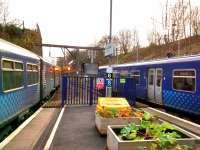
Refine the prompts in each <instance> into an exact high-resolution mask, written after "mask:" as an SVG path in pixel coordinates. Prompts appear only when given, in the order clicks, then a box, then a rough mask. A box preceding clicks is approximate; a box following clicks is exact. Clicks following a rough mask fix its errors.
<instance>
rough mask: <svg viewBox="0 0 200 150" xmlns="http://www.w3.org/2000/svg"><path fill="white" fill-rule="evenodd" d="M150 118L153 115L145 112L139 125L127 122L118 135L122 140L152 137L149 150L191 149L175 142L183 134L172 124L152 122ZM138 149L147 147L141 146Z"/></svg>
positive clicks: (182, 136) (142, 149) (143, 149)
mask: <svg viewBox="0 0 200 150" xmlns="http://www.w3.org/2000/svg"><path fill="white" fill-rule="evenodd" d="M152 120H153V116H152V115H151V114H150V113H148V112H145V113H144V116H143V118H142V119H141V122H140V125H139V126H136V124H135V123H129V124H128V125H127V126H125V127H124V128H122V129H121V131H120V134H119V135H118V136H119V137H120V138H121V139H123V140H133V141H134V140H148V139H154V140H155V142H152V144H151V150H191V148H190V147H189V146H187V145H180V144H178V143H177V139H180V138H184V137H185V135H183V134H182V133H180V132H179V131H177V130H176V128H175V127H174V125H172V124H170V123H167V122H163V123H161V124H158V123H153V122H152ZM139 149H141V150H145V149H147V148H146V147H142V146H141V147H140V148H139Z"/></svg>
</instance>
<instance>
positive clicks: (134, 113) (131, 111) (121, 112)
mask: <svg viewBox="0 0 200 150" xmlns="http://www.w3.org/2000/svg"><path fill="white" fill-rule="evenodd" d="M96 113H97V114H98V115H100V116H101V117H104V118H120V117H139V118H141V117H142V116H143V114H144V112H143V111H141V110H138V109H135V108H131V107H124V108H120V109H117V108H109V109H108V108H105V107H99V106H98V107H97V108H96Z"/></svg>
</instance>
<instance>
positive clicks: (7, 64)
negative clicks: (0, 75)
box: [3, 60, 14, 69]
mask: <svg viewBox="0 0 200 150" xmlns="http://www.w3.org/2000/svg"><path fill="white" fill-rule="evenodd" d="M3 68H4V69H14V62H13V61H9V60H3Z"/></svg>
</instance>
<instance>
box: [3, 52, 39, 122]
mask: <svg viewBox="0 0 200 150" xmlns="http://www.w3.org/2000/svg"><path fill="white" fill-rule="evenodd" d="M0 59H1V67H0V68H1V70H0V82H1V87H0V110H1V111H0V125H3V124H4V123H6V122H8V121H9V120H11V119H13V118H14V117H16V116H17V115H18V114H20V113H21V112H23V111H25V110H27V109H28V108H29V107H31V106H32V105H34V104H36V103H37V102H38V101H39V100H40V86H39V70H38V75H37V78H38V81H37V83H35V84H28V82H27V81H28V79H29V77H28V73H27V71H26V70H27V64H28V63H31V64H35V65H38V69H39V60H35V59H31V58H27V57H22V56H19V55H16V54H12V53H8V52H3V51H0ZM5 59H8V60H9V61H10V62H15V61H17V62H18V61H20V62H21V63H23V71H22V72H23V76H22V79H23V83H22V84H23V85H22V86H20V87H19V88H14V89H9V90H5V89H3V84H4V83H6V82H7V83H8V82H9V84H10V85H11V84H14V82H18V81H17V80H16V79H17V78H18V77H19V75H18V74H17V73H16V74H13V75H12V74H10V73H9V72H8V73H7V75H6V71H5V69H4V70H3V69H2V67H3V62H2V61H3V60H5ZM3 72H4V73H3ZM3 76H4V77H3ZM6 76H7V77H6ZM8 76H9V77H8ZM10 76H12V78H11V77H10ZM6 78H7V79H8V78H9V80H10V81H9V80H7V79H6ZM20 78H21V77H20ZM4 80H6V81H4ZM4 88H5V86H4Z"/></svg>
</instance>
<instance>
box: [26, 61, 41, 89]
mask: <svg viewBox="0 0 200 150" xmlns="http://www.w3.org/2000/svg"><path fill="white" fill-rule="evenodd" d="M28 65H31V66H32V67H33V66H37V69H38V70H37V71H36V70H33V68H32V70H28ZM28 72H37V73H38V81H37V82H36V83H32V84H29V83H28ZM26 75H27V87H31V86H35V85H38V84H39V81H40V74H39V64H35V63H30V62H27V63H26Z"/></svg>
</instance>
